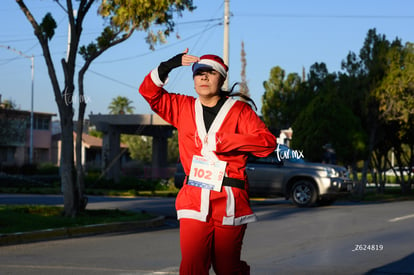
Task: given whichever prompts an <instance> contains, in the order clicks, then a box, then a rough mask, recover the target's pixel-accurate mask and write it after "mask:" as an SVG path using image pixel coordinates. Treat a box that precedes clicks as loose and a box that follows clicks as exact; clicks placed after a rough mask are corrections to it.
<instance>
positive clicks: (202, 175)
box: [193, 168, 224, 181]
mask: <svg viewBox="0 0 414 275" xmlns="http://www.w3.org/2000/svg"><path fill="white" fill-rule="evenodd" d="M212 175H213V172H212V171H211V170H206V169H203V168H194V175H193V176H194V177H196V178H199V179H206V180H211V179H212ZM223 175H224V173H223V172H221V171H220V172H219V175H218V180H219V181H221V180H222V179H223Z"/></svg>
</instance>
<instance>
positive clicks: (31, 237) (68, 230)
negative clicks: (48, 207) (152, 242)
mask: <svg viewBox="0 0 414 275" xmlns="http://www.w3.org/2000/svg"><path fill="white" fill-rule="evenodd" d="M164 222H165V217H164V216H159V217H156V218H153V219H151V220H145V221H136V222H123V223H108V224H95V225H88V226H79V227H65V228H54V229H45V230H39V231H31V232H19V233H12V234H0V246H4V245H15V244H22V243H29V242H38V241H47V240H57V239H65V238H76V237H84V236H90V235H96V234H104V233H117V232H128V231H136V230H139V229H148V228H153V227H159V226H162V225H164Z"/></svg>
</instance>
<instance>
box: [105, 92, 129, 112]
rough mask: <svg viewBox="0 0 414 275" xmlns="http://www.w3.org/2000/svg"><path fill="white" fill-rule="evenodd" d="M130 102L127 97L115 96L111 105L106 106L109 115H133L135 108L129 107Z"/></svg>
mask: <svg viewBox="0 0 414 275" xmlns="http://www.w3.org/2000/svg"><path fill="white" fill-rule="evenodd" d="M131 104H132V101H131V100H129V99H128V98H127V97H123V96H117V97H116V98H113V99H112V102H111V104H110V105H109V106H108V109H109V113H110V114H113V115H123V114H126V113H128V114H133V113H134V111H133V109H135V107H133V106H131Z"/></svg>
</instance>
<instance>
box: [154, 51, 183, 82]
mask: <svg viewBox="0 0 414 275" xmlns="http://www.w3.org/2000/svg"><path fill="white" fill-rule="evenodd" d="M183 55H184V53H180V54H177V55H176V56H174V57H172V58H170V59H168V60H167V61H164V62H161V63H160V65H159V66H158V76H159V78H160V80H161V81H162V82H164V81H165V80H166V79H167V77H168V74H169V73H170V72H171V71H172V69H174V68H177V67H180V66H181V65H182V57H183Z"/></svg>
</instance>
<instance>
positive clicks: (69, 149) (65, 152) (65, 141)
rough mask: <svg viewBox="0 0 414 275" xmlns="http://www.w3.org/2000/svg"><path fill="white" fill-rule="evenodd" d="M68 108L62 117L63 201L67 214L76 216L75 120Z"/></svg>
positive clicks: (61, 163)
mask: <svg viewBox="0 0 414 275" xmlns="http://www.w3.org/2000/svg"><path fill="white" fill-rule="evenodd" d="M68 111H69V110H68V108H66V110H65V111H64V112H63V113H65V117H62V119H61V122H60V124H61V128H62V143H61V159H60V169H61V181H62V190H63V203H64V214H65V216H71V217H74V216H76V215H77V213H78V194H77V193H78V192H77V190H76V189H77V188H76V185H75V184H74V182H75V181H74V162H73V121H72V119H69V118H72V116H71V115H70V114H68V113H67V112H68ZM70 112H71V110H70Z"/></svg>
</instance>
